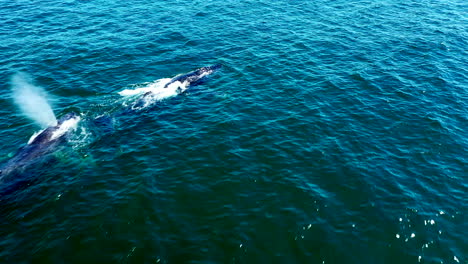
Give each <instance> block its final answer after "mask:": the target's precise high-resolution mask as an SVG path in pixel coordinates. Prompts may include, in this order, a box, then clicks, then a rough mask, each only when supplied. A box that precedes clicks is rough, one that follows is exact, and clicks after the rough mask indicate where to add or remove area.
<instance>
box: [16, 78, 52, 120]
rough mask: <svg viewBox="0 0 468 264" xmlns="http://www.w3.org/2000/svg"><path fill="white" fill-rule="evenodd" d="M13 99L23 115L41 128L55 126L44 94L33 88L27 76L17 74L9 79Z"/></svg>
mask: <svg viewBox="0 0 468 264" xmlns="http://www.w3.org/2000/svg"><path fill="white" fill-rule="evenodd" d="M11 86H12V92H13V99H14V101H15V103H16V105H18V107H19V108H20V109H21V111H22V112H23V114H24V115H26V116H27V117H28V118H30V119H31V120H33V121H34V122H36V123H37V124H38V125H39V126H41V127H42V128H45V127H48V126H55V125H57V119H56V118H55V115H54V112H53V111H52V108H51V106H50V105H49V103H48V102H47V94H46V92H45V91H44V90H43V89H42V88H41V87H39V86H35V85H34V84H33V83H32V80H31V78H30V77H29V76H27V75H26V74H24V73H17V74H15V75H13V77H12V78H11Z"/></svg>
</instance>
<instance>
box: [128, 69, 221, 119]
mask: <svg viewBox="0 0 468 264" xmlns="http://www.w3.org/2000/svg"><path fill="white" fill-rule="evenodd" d="M221 67H222V65H221V64H215V65H212V66H207V67H202V68H199V69H197V70H194V71H191V72H189V73H185V74H180V75H177V76H175V77H173V78H170V79H169V78H165V79H160V80H158V81H156V82H153V83H150V84H149V85H148V86H146V87H142V88H137V89H134V90H131V89H125V90H123V91H121V92H119V94H120V95H122V96H133V95H139V94H140V97H139V98H138V99H137V100H136V101H135V102H134V103H132V104H131V106H130V108H129V109H130V110H137V109H141V108H145V107H147V106H149V105H152V104H153V103H154V102H157V101H160V100H163V99H166V98H169V97H173V96H176V95H178V94H181V93H183V92H185V90H187V89H188V88H189V87H191V86H195V85H198V84H201V83H202V82H203V81H204V80H205V78H206V77H207V76H209V75H211V74H213V73H214V72H216V71H217V70H218V69H220V68H221Z"/></svg>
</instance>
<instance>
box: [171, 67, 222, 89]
mask: <svg viewBox="0 0 468 264" xmlns="http://www.w3.org/2000/svg"><path fill="white" fill-rule="evenodd" d="M221 67H222V65H221V64H215V65H212V66H207V67H202V68H199V69H197V70H195V71H191V72H189V73H186V74H181V75H177V76H175V77H174V78H172V79H171V80H170V81H169V82H168V83H167V84H166V85H165V86H164V88H167V87H168V86H169V85H171V84H173V83H175V82H180V83H181V84H185V85H194V84H196V83H197V82H198V81H200V80H202V79H203V78H204V77H206V76H208V75H210V74H212V73H213V72H215V71H216V70H218V69H220V68H221Z"/></svg>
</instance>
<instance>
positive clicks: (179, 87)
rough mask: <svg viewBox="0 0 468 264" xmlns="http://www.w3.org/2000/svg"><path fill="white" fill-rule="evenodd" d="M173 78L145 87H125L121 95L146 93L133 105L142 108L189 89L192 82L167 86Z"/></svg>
mask: <svg viewBox="0 0 468 264" xmlns="http://www.w3.org/2000/svg"><path fill="white" fill-rule="evenodd" d="M171 80H172V79H171V78H164V79H159V80H157V81H155V82H152V83H149V84H147V85H145V86H143V87H138V88H135V89H125V90H123V91H120V92H119V94H120V95H121V96H136V95H142V94H144V96H143V97H139V98H138V99H137V100H141V101H137V102H136V103H134V104H133V106H132V109H142V108H145V107H148V106H150V105H152V104H154V103H155V102H158V101H161V100H164V99H167V98H170V97H174V96H176V95H178V94H180V93H183V92H184V91H185V90H187V88H188V86H189V84H190V83H189V82H183V83H181V82H178V81H177V82H173V83H171V84H169V85H168V86H167V87H165V86H166V84H167V83H169V82H170V81H171Z"/></svg>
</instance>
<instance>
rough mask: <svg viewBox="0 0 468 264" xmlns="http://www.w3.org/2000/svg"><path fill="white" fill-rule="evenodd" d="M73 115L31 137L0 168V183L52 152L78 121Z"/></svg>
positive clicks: (70, 114) (76, 116) (69, 114)
mask: <svg viewBox="0 0 468 264" xmlns="http://www.w3.org/2000/svg"><path fill="white" fill-rule="evenodd" d="M80 119H81V118H80V117H79V116H78V115H76V114H75V113H68V114H66V115H64V116H62V117H61V118H60V119H59V120H58V121H57V124H56V125H53V126H50V127H48V128H46V129H44V130H42V131H41V132H39V133H37V134H35V135H33V136H32V137H31V139H30V140H29V142H28V144H26V145H25V146H23V147H21V148H20V149H19V150H18V151H17V152H16V154H15V155H14V156H13V157H12V158H11V159H10V160H9V161H7V162H6V163H5V164H4V166H2V167H1V168H0V182H2V181H3V180H4V179H3V178H4V177H5V176H6V175H8V174H10V173H12V172H14V171H17V170H19V169H22V168H25V167H27V166H28V165H30V164H31V163H33V162H34V161H35V160H36V159H37V158H39V157H41V156H44V155H46V154H48V153H50V152H52V151H53V149H54V148H55V147H56V146H57V145H58V144H59V143H60V142H61V141H62V139H63V138H64V136H65V135H66V134H67V133H68V132H69V131H71V130H72V129H74V128H75V127H76V125H77V123H78V122H79V121H80Z"/></svg>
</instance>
